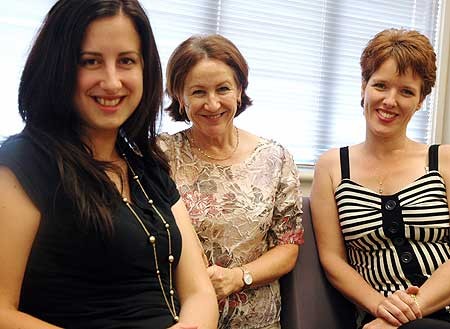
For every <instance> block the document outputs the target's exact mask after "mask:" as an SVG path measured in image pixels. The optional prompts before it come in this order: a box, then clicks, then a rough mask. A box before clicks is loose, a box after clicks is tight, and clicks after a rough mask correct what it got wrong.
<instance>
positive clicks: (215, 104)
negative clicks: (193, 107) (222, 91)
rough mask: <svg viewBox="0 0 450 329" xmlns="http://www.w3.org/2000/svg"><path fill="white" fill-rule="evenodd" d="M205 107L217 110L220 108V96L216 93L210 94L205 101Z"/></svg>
mask: <svg viewBox="0 0 450 329" xmlns="http://www.w3.org/2000/svg"><path fill="white" fill-rule="evenodd" d="M205 108H206V109H207V110H210V111H216V110H217V109H219V108H220V98H219V97H218V96H217V95H216V94H209V95H208V97H207V99H206V102H205Z"/></svg>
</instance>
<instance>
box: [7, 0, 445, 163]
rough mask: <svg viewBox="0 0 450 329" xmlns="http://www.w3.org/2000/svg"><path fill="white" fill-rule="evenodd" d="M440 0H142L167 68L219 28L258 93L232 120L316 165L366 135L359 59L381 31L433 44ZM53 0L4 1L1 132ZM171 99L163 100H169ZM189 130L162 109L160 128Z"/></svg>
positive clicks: (10, 124) (10, 119) (415, 134)
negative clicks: (413, 32) (197, 38)
mask: <svg viewBox="0 0 450 329" xmlns="http://www.w3.org/2000/svg"><path fill="white" fill-rule="evenodd" d="M440 1H442V0H397V1H395V2H394V1H391V0H377V1H375V0H372V1H366V0H314V1H311V0H258V1H242V0H141V4H142V5H143V7H144V8H145V9H146V11H147V13H148V15H149V17H150V21H151V24H152V27H153V30H154V33H155V38H156V41H157V44H158V48H159V52H160V55H161V62H162V65H163V69H164V68H165V66H166V64H167V60H168V57H169V56H170V54H171V52H172V51H173V50H174V48H175V47H176V46H177V45H178V44H179V43H181V42H182V41H183V40H185V39H186V38H188V37H189V36H191V35H192V34H207V33H220V34H222V35H224V36H225V37H227V38H229V39H230V40H232V41H233V42H234V43H235V44H236V45H237V46H238V48H239V49H240V50H241V52H242V53H243V55H244V56H245V58H246V60H247V62H248V64H249V67H250V76H249V87H248V94H249V95H250V97H251V98H252V99H253V100H254V105H253V106H251V107H249V108H248V109H247V110H246V111H245V112H244V113H242V114H241V115H240V116H239V117H238V118H237V119H236V125H237V126H238V127H240V128H242V129H246V130H248V131H250V132H253V133H255V134H257V135H260V136H262V137H266V138H270V139H274V140H276V141H278V142H280V143H281V144H283V145H284V146H286V147H287V148H288V150H289V151H290V152H291V153H292V154H293V155H294V158H295V161H296V162H297V163H299V164H304V165H313V164H314V162H315V161H316V159H317V157H318V156H319V155H320V154H321V153H323V152H324V151H326V150H327V149H329V148H331V147H338V146H343V145H349V144H353V143H357V142H360V141H362V140H363V138H364V131H365V121H364V117H363V111H362V108H361V106H360V98H361V96H360V89H361V86H360V85H361V84H360V80H361V78H360V68H359V57H360V54H361V51H362V49H363V48H364V46H365V45H366V43H367V41H368V40H369V39H370V38H371V37H373V36H374V35H375V34H376V33H377V32H378V31H380V30H382V29H385V28H390V27H395V28H408V29H410V28H413V29H417V30H418V31H420V32H422V33H424V34H425V35H427V36H428V37H429V38H430V39H431V41H432V43H433V44H434V45H435V47H436V44H437V43H436V39H437V31H438V25H439V14H440V13H439V10H440ZM53 3H54V1H50V0H21V1H15V2H3V3H2V2H0V22H1V24H0V42H2V44H3V45H8V50H7V51H3V52H2V54H1V55H0V56H2V57H3V58H2V61H0V69H1V70H2V72H3V76H4V79H2V82H1V84H2V85H1V88H2V93H3V96H4V97H6V104H5V106H6V110H2V115H1V116H2V120H0V136H6V135H9V134H11V133H14V132H17V131H18V130H19V128H20V127H21V125H20V119H19V117H18V114H17V88H18V80H19V77H20V71H21V69H22V66H23V63H24V61H25V57H26V52H27V51H28V49H29V45H30V44H31V41H32V38H33V36H34V34H35V32H36V31H37V28H38V27H39V25H40V23H41V21H42V19H43V18H44V15H45V13H46V12H47V11H48V9H49V8H50V6H51V5H52V4H53ZM432 97H433V95H431V97H430V96H429V97H428V99H427V101H426V102H424V104H423V107H422V109H421V110H420V111H419V112H417V113H416V114H415V116H414V117H413V119H412V121H411V123H410V125H409V130H408V135H409V137H411V138H413V139H415V140H417V141H420V142H429V141H430V139H431V135H432V132H431V115H432V113H433V111H434V109H433V108H432V106H433V102H432ZM166 101H167V100H166ZM185 127H186V125H185V124H183V123H174V122H172V121H171V120H170V119H169V118H168V116H163V118H162V122H161V125H160V128H159V129H160V131H168V132H172V133H173V132H176V131H178V130H180V129H184V128H185Z"/></svg>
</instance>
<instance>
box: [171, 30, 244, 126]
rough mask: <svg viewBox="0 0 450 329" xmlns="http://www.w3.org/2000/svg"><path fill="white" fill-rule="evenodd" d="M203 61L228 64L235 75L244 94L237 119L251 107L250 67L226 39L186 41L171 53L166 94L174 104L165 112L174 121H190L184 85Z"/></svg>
mask: <svg viewBox="0 0 450 329" xmlns="http://www.w3.org/2000/svg"><path fill="white" fill-rule="evenodd" d="M202 59H215V60H219V61H221V62H223V63H225V64H227V65H228V66H229V67H230V68H231V69H232V70H233V72H234V78H235V80H236V84H237V86H238V88H239V89H240V90H241V101H240V103H238V109H237V111H236V115H235V116H238V115H239V114H241V113H242V112H244V111H245V109H246V108H247V107H248V106H249V105H252V100H251V99H250V98H249V97H248V95H247V93H246V89H247V86H248V65H247V62H246V60H245V58H244V56H242V54H241V52H240V51H239V49H238V48H237V47H236V46H235V45H234V44H233V43H232V42H231V41H230V40H228V39H227V38H225V37H223V36H221V35H218V34H211V35H205V36H199V35H196V36H192V37H190V38H188V39H186V40H185V41H183V42H182V43H181V44H180V45H179V46H178V47H177V48H176V49H175V50H174V52H173V53H172V55H171V56H170V58H169V62H168V63H167V70H166V93H167V95H168V96H169V98H170V101H171V104H170V105H169V106H168V107H167V108H166V109H165V111H167V112H168V113H169V115H170V116H171V117H172V119H173V120H174V121H185V122H188V121H189V119H188V117H187V115H186V111H185V110H184V109H183V108H181V105H180V100H181V99H182V97H183V89H184V83H185V81H186V77H187V75H188V74H189V72H190V70H191V69H192V68H193V67H194V66H195V65H196V64H197V63H198V62H199V61H200V60H202Z"/></svg>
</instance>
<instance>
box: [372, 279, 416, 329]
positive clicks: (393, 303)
mask: <svg viewBox="0 0 450 329" xmlns="http://www.w3.org/2000/svg"><path fill="white" fill-rule="evenodd" d="M418 291H419V288H418V287H416V286H412V287H409V288H408V289H407V290H406V291H405V290H397V291H396V292H394V293H393V294H392V295H390V296H389V297H386V298H385V299H384V300H383V301H382V302H381V303H380V304H378V307H377V311H376V314H375V316H376V317H377V318H382V319H384V320H385V321H387V322H389V323H390V324H392V325H395V326H400V325H401V324H403V323H407V322H409V321H412V320H415V319H419V318H421V317H422V312H421V310H420V308H419V305H418V304H417V302H416V300H415V299H414V298H413V297H412V296H411V294H414V295H415V294H417V292H418Z"/></svg>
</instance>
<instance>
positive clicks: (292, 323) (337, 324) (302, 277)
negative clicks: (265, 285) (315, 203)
mask: <svg viewBox="0 0 450 329" xmlns="http://www.w3.org/2000/svg"><path fill="white" fill-rule="evenodd" d="M302 221H303V227H304V229H305V233H304V239H305V243H304V244H303V245H302V246H301V247H300V252H299V256H298V259H297V263H296V265H295V268H294V269H293V271H292V272H290V273H288V274H286V275H285V276H283V277H282V278H280V286H281V303H282V304H281V328H282V329H354V328H355V318H354V316H355V309H354V306H353V305H352V304H351V303H350V302H349V301H348V300H347V299H345V298H344V297H343V296H342V295H341V294H340V293H339V292H338V291H337V290H335V289H334V288H333V287H332V286H331V285H330V283H329V282H328V280H327V278H326V277H325V273H324V272H323V270H322V267H321V265H320V261H319V255H318V253H317V247H316V239H315V237H314V232H313V225H312V222H311V210H310V207H309V198H307V197H304V198H303V216H302Z"/></svg>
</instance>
